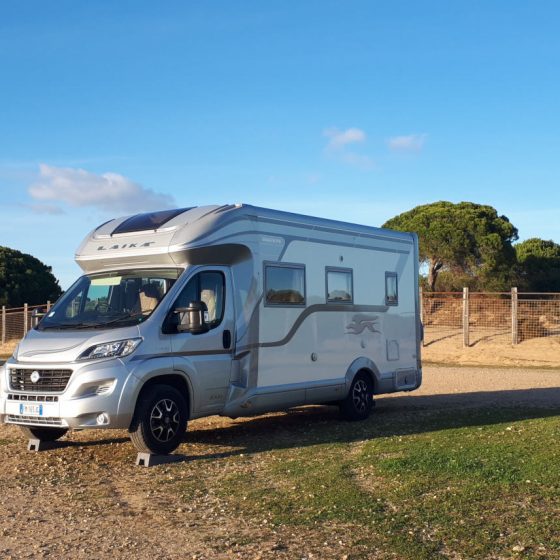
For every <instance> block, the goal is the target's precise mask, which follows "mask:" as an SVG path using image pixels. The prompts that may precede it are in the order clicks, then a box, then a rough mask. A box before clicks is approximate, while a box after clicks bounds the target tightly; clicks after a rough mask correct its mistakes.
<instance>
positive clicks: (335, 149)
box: [323, 128, 375, 169]
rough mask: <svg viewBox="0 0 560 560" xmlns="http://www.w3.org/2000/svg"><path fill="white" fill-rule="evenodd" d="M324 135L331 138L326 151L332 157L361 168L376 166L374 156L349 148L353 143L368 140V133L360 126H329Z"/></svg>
mask: <svg viewBox="0 0 560 560" xmlns="http://www.w3.org/2000/svg"><path fill="white" fill-rule="evenodd" d="M323 136H326V137H327V138H329V142H328V144H327V146H326V148H325V153H326V154H327V155H328V156H329V157H330V158H332V159H334V160H337V161H339V162H341V163H345V164H347V165H351V166H353V167H358V168H360V169H372V168H373V167H375V162H374V160H373V158H371V157H370V156H367V155H363V154H359V153H357V152H355V151H352V150H349V149H348V146H349V145H351V144H359V143H362V142H365V141H366V138H367V136H366V133H365V132H364V131H363V130H361V129H360V128H347V129H346V130H340V129H338V128H327V129H325V130H324V131H323Z"/></svg>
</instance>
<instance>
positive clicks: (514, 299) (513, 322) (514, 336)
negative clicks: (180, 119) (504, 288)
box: [511, 288, 519, 346]
mask: <svg viewBox="0 0 560 560" xmlns="http://www.w3.org/2000/svg"><path fill="white" fill-rule="evenodd" d="M518 342H519V338H518V336H517V288H512V289H511V344H512V346H515V345H516V344H517V343H518Z"/></svg>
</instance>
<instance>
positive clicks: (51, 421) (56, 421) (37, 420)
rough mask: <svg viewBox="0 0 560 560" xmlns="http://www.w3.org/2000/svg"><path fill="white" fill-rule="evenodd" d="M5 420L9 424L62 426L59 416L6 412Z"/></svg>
mask: <svg viewBox="0 0 560 560" xmlns="http://www.w3.org/2000/svg"><path fill="white" fill-rule="evenodd" d="M7 422H9V423H11V424H28V425H30V426H62V425H63V424H62V420H61V419H60V418H53V417H51V416H46V417H41V416H16V415H15V414H8V419H7Z"/></svg>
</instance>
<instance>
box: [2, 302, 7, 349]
mask: <svg viewBox="0 0 560 560" xmlns="http://www.w3.org/2000/svg"><path fill="white" fill-rule="evenodd" d="M5 343H6V306H5V305H3V306H2V344H5Z"/></svg>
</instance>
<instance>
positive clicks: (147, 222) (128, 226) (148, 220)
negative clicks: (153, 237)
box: [113, 208, 192, 234]
mask: <svg viewBox="0 0 560 560" xmlns="http://www.w3.org/2000/svg"><path fill="white" fill-rule="evenodd" d="M187 210H192V208H176V209H174V210H162V211H161V212H149V213H147V214H136V216H131V217H130V218H128V219H127V220H125V221H124V222H123V223H122V224H121V225H119V226H118V227H117V228H116V229H115V230H114V231H113V234H115V233H131V232H133V231H146V230H151V229H159V228H160V227H161V226H163V225H164V224H166V223H167V222H169V220H172V219H173V218H175V217H176V216H178V215H179V214H182V213H183V212H186V211H187Z"/></svg>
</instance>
